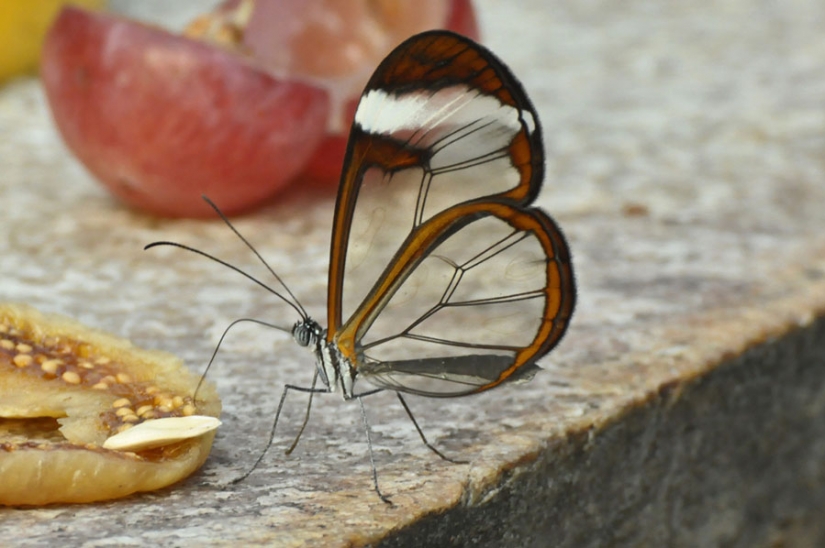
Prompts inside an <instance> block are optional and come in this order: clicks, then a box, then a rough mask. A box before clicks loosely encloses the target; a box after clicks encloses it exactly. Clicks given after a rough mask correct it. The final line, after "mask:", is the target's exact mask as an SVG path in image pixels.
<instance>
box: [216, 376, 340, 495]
mask: <svg viewBox="0 0 825 548" xmlns="http://www.w3.org/2000/svg"><path fill="white" fill-rule="evenodd" d="M317 379H318V373H317V371H316V373H315V376H314V377H312V386H311V387H309V388H307V387H305V386H295V385H292V384H287V385H285V386H284V391H283V393H282V394H281V400H280V401H279V402H278V410H277V411H276V412H275V420H274V421H273V423H272V429H271V430H270V432H269V441H267V443H266V447H264V450H263V451H261V454H260V455H259V456H258V459H257V460H256V461H255V464H253V465H252V467H251V468H250V469H249V470H247V471H246V472H245V473H244V474H243V475H241V476H240V477H237V478H235V479H234V480H232V482H231V483H233V484H234V483H240V482H242V481H243V480H245V479H246V478H248V477H249V475H250V474H252V472H254V471H255V469H256V468H258V465H259V464H261V461H262V460H263V458H264V456H265V455H266V454H267V452H268V451H269V448H270V447H272V441H273V440H274V439H275V430H276V429H277V428H278V419H279V418H280V417H281V410H282V409H283V407H284V402H285V401H286V395H287V394H288V393H289V391H290V390H294V391H295V392H304V393H308V394H309V395H310V399H309V404H308V405H307V411H306V416H305V417H304V423H303V424H302V425H301V430H300V431H299V432H298V436H297V437H296V438H295V441H294V442H293V443H292V445H291V446H290V448H289V449H288V450H287V454H289V453H290V452H292V450H293V449H295V446H296V445H298V440H299V439H300V437H301V434H302V433H303V432H304V428H305V427H306V425H307V421H309V410H310V405H312V395H313V394H316V393H320V392H328V390H327V389H325V388H315V382H316V381H317Z"/></svg>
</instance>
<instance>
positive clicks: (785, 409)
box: [378, 318, 825, 548]
mask: <svg viewBox="0 0 825 548" xmlns="http://www.w3.org/2000/svg"><path fill="white" fill-rule="evenodd" d="M501 483H502V485H501V486H500V487H499V488H498V489H499V490H498V492H497V493H496V495H495V496H494V497H492V498H491V500H490V501H489V502H487V503H486V504H481V505H478V506H474V507H456V508H452V509H449V510H447V511H445V512H443V513H441V514H438V515H432V516H427V517H426V518H424V519H422V520H420V521H419V522H417V523H415V524H413V525H411V526H409V527H407V528H406V529H404V530H403V531H400V532H396V533H394V534H392V535H390V536H389V538H387V539H384V540H383V541H382V542H381V543H379V544H378V545H379V546H386V547H398V548H400V547H406V546H445V545H451V546H548V545H552V546H559V547H564V546H571V547H580V546H616V545H618V546H720V545H724V546H811V547H814V546H822V545H823V544H825V528H823V526H822V515H823V510H822V509H823V508H825V487H823V486H825V318H823V319H819V320H817V321H816V322H814V323H813V324H811V325H808V326H805V327H802V328H799V329H796V330H793V331H791V332H789V333H787V334H786V335H784V336H782V337H781V338H779V339H776V340H773V341H769V342H764V343H762V344H759V345H756V346H754V347H752V348H749V349H748V350H746V351H745V352H744V353H743V354H742V355H741V356H738V357H736V358H732V359H730V360H728V361H726V362H725V363H722V364H719V366H718V367H716V368H715V369H714V370H713V371H711V372H709V373H708V374H707V375H705V376H702V377H697V378H694V379H691V380H687V381H685V382H673V383H670V384H668V385H664V386H662V387H661V389H660V390H659V391H658V392H657V393H655V394H651V396H650V397H649V399H647V401H644V402H639V403H638V404H635V405H634V406H632V407H630V408H628V409H626V410H625V411H624V412H623V413H621V414H619V415H617V416H615V417H614V418H613V419H612V420H611V421H610V422H609V423H605V424H603V425H601V426H600V427H596V428H593V429H592V430H590V429H588V430H583V431H578V432H569V433H568V436H567V437H566V438H564V439H559V440H556V441H555V443H552V444H550V445H548V447H546V448H545V449H543V450H542V451H541V452H539V453H538V454H537V455H535V456H534V460H533V461H532V462H529V463H524V462H523V463H522V464H521V465H520V466H519V467H518V468H517V469H515V470H513V471H511V472H510V473H505V474H503V475H502V477H501Z"/></svg>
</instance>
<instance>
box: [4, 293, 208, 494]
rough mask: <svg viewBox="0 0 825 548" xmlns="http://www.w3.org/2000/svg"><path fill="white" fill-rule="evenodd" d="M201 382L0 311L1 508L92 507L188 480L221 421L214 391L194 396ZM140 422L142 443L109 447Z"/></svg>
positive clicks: (93, 333) (146, 356)
mask: <svg viewBox="0 0 825 548" xmlns="http://www.w3.org/2000/svg"><path fill="white" fill-rule="evenodd" d="M198 381H199V378H198V377H197V376H196V375H194V374H192V373H191V372H190V371H188V370H187V369H186V368H185V367H184V366H183V364H182V362H181V361H180V360H179V359H178V358H176V357H174V356H172V355H171V354H167V353H165V352H158V351H149V350H141V349H139V348H136V347H135V346H133V345H132V344H131V343H130V342H129V341H126V340H124V339H119V338H117V337H114V336H112V335H108V334H106V333H103V332H101V331H97V330H93V329H90V328H88V327H85V326H83V325H81V324H79V323H78V322H75V321H73V320H71V319H68V318H64V317H61V316H56V315H44V314H41V313H39V312H37V311H36V310H34V309H32V308H31V307H28V306H23V305H12V304H5V305H3V304H0V504H5V505H39V504H49V503H56V502H91V501H96V500H105V499H111V498H117V497H122V496H126V495H129V494H131V493H134V492H138V491H150V490H154V489H159V488H161V487H165V486H167V485H170V484H172V483H174V482H176V481H179V480H181V479H183V478H185V477H186V476H188V475H189V474H191V473H192V472H194V471H195V470H197V468H198V467H200V466H201V464H203V462H204V461H205V460H206V457H207V456H208V454H209V450H210V448H211V445H212V440H213V438H214V435H215V431H214V429H215V428H217V425H218V424H219V422H217V421H216V419H214V418H213V417H217V416H218V415H219V414H220V400H219V399H218V395H217V392H216V391H215V389H214V387H213V386H212V385H211V384H208V383H204V384H203V385H202V386H201V388H200V391H199V392H198V400H197V401H194V400H193V399H192V395H193V393H194V391H195V388H196V387H197V384H198ZM170 418H185V419H186V420H183V421H177V422H176V421H172V422H171V423H170V422H169V421H168V420H167V419H170ZM152 423H155V425H160V427H157V426H156V427H155V428H153V427H152ZM139 424H142V425H144V426H142V430H143V433H139V434H137V435H135V436H133V439H138V440H139V441H140V442H141V443H136V442H134V441H132V442H131V445H130V444H129V442H128V439H127V443H126V444H123V443H121V445H120V447H124V448H130V449H129V450H128V451H127V450H113V449H106V448H104V444H106V443H107V440H110V439H112V438H113V437H114V438H115V440H116V442H115V446H118V445H117V435H118V434H120V433H124V432H127V431H129V430H130V429H132V428H133V427H135V425H139ZM164 425H166V427H167V428H166V432H163V430H164ZM147 426H148V428H147ZM169 427H172V428H171V430H173V431H172V432H170V431H169V430H170V428H169ZM175 429H176V431H175ZM198 429H200V431H198ZM138 432H140V430H139V431H138ZM147 432H148V433H147ZM152 432H154V433H152ZM164 436H165V438H164ZM109 444H110V445H111V442H109Z"/></svg>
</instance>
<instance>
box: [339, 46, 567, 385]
mask: <svg viewBox="0 0 825 548" xmlns="http://www.w3.org/2000/svg"><path fill="white" fill-rule="evenodd" d="M542 177H543V149H542V142H541V130H540V127H539V124H538V119H537V116H536V114H535V111H534V109H533V107H532V105H531V104H530V102H529V100H528V99H527V97H526V95H525V94H524V91H523V90H522V89H521V86H520V84H519V83H518V82H517V81H516V80H515V78H514V77H513V76H512V74H510V72H509V70H508V69H507V68H506V67H504V65H502V64H501V63H500V62H499V61H498V60H497V59H496V58H495V57H494V56H493V55H492V54H491V53H490V52H488V51H487V50H485V49H484V48H482V47H481V46H478V45H477V44H474V43H473V42H471V41H469V40H467V39H464V38H462V37H459V36H457V35H454V34H451V33H447V32H443V31H435V32H432V33H425V34H424V35H418V36H417V37H415V38H413V39H411V40H409V41H408V42H406V43H405V44H402V45H401V46H399V48H397V49H396V50H395V51H394V52H393V53H391V54H390V56H388V57H387V59H386V60H385V61H384V62H383V63H382V64H381V66H379V68H378V70H377V71H376V73H375V75H374V76H373V78H372V79H371V80H370V82H369V84H368V85H367V88H366V90H365V92H364V94H363V95H362V99H361V102H360V104H359V107H358V110H357V112H356V118H355V123H354V125H353V129H352V132H351V136H350V143H349V148H348V154H347V162H346V163H345V173H344V177H343V182H342V185H341V187H340V190H339V196H338V203H337V207H336V215H335V222H334V230H333V241H332V250H331V260H330V284H329V326H330V329H329V335H328V338H329V340H330V341H332V342H334V343H335V344H336V345H337V347H338V349H339V350H340V351H341V353H342V354H343V355H344V356H345V357H347V358H348V359H349V360H350V362H351V363H355V364H357V371H358V374H359V375H361V376H363V377H365V378H367V379H369V380H371V381H372V382H373V383H375V384H378V385H380V386H387V387H390V388H393V389H397V390H404V391H408V392H416V393H422V394H427V395H440V396H452V395H461V394H465V393H471V392H477V391H480V390H483V389H486V388H490V387H492V386H494V385H496V384H498V383H500V382H504V380H508V379H509V380H512V379H515V378H518V377H521V378H524V377H525V376H526V372H527V371H529V370H532V366H533V364H534V362H535V360H536V359H538V357H540V355H543V354H544V353H546V352H547V351H549V349H550V348H552V346H553V345H555V343H556V342H557V341H558V340H559V339H560V337H561V335H562V334H563V332H564V328H565V327H566V325H567V321H568V318H569V315H570V313H572V307H573V300H574V298H575V292H574V290H573V277H572V271H571V268H570V262H569V257H568V252H567V246H566V243H565V241H564V238H563V237H562V235H561V233H560V231H559V230H558V228H557V227H556V225H555V224H554V223H553V222H552V220H550V219H549V217H547V216H546V215H545V214H543V213H542V212H540V211H538V210H536V209H532V208H528V207H526V206H527V205H528V204H529V203H530V202H531V201H532V200H533V199H534V197H535V196H536V194H537V193H538V191H539V189H540V186H541V181H542ZM344 319H346V321H344ZM457 326H458V327H461V328H462V329H461V331H460V332H456V329H455V328H456V327H457ZM446 333H449V335H445V334H446Z"/></svg>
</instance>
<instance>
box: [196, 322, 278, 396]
mask: <svg viewBox="0 0 825 548" xmlns="http://www.w3.org/2000/svg"><path fill="white" fill-rule="evenodd" d="M244 322H247V323H254V324H258V325H262V326H264V327H271V328H272V329H277V330H278V331H284V332H286V333H289V332H290V330H289V329H287V328H284V327H281V326H279V325H274V324H271V323H267V322H264V321H261V320H256V319H255V318H241V319H239V320H235V321H233V322H232V323H230V324H229V325H228V326H227V328H226V329H224V330H223V334H222V335H221V338H220V339H219V340H218V344H217V345H215V350H213V351H212V357H211V358H209V363H207V364H206V369H204V370H203V374H202V375H201V378H200V380H199V381H198V386H197V387H196V388H195V394H194V395H193V396H192V399H193V400H196V401H197V399H198V392H199V391H200V389H201V385H202V384H203V380H204V379H205V378H206V375H207V373H209V368H210V367H212V363H213V362H214V361H215V357H216V356H217V355H218V351H219V350H220V349H221V345H222V344H223V340H224V339H225V338H226V335H227V334H228V333H229V330H230V329H232V328H233V327H235V326H236V325H238V324H239V323H244Z"/></svg>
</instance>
